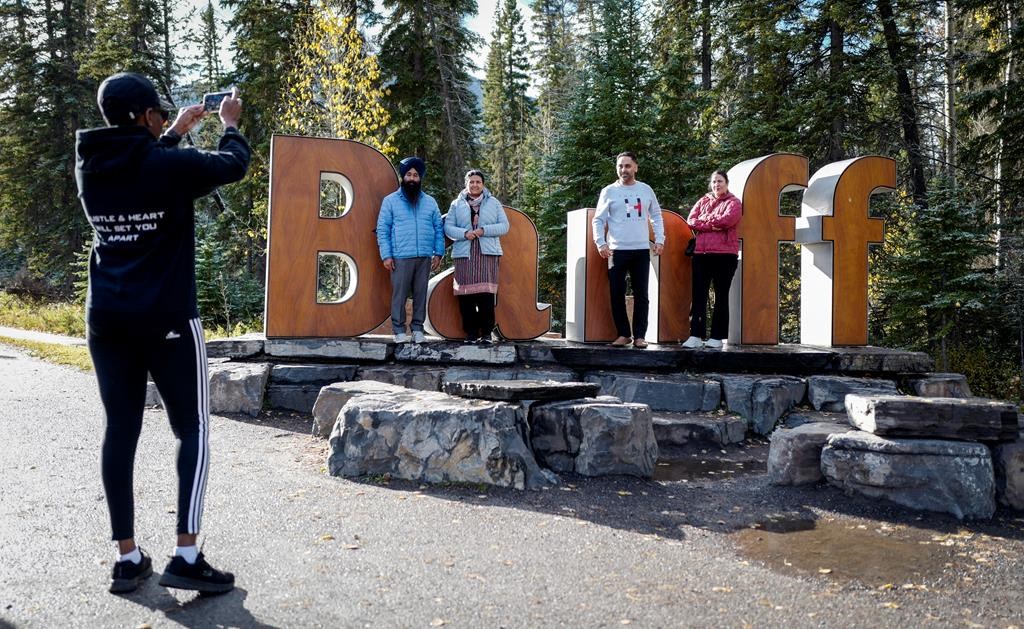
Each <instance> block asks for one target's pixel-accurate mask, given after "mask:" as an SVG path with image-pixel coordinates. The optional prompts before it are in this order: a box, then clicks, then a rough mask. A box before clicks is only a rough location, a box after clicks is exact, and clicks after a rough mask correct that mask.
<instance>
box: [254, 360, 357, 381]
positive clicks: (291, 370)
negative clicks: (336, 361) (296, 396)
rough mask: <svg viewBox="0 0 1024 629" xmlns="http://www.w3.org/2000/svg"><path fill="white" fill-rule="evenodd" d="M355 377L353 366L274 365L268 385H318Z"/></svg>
mask: <svg viewBox="0 0 1024 629" xmlns="http://www.w3.org/2000/svg"><path fill="white" fill-rule="evenodd" d="M355 377H356V367H355V366H354V365H291V364H283V365H274V367H273V369H271V370H270V384H318V385H320V386H323V385H325V384H330V383H332V382H345V381H348V380H353V379H355Z"/></svg>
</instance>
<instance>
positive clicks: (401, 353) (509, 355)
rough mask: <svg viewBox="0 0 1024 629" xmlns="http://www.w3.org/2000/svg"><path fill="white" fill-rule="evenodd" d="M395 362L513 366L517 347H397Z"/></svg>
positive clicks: (443, 344) (433, 344)
mask: <svg viewBox="0 0 1024 629" xmlns="http://www.w3.org/2000/svg"><path fill="white" fill-rule="evenodd" d="M395 360H399V361H404V362H416V363H451V364H459V363H482V364H487V365H511V364H514V363H515V362H516V347H515V345H512V344H510V343H500V344H495V345H467V344H465V343H450V342H429V343H400V344H398V345H395Z"/></svg>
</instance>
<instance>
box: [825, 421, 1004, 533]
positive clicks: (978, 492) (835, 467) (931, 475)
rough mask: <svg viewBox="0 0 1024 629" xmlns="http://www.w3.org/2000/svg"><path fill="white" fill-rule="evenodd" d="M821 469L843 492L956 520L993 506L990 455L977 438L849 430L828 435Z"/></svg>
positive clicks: (987, 513)
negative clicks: (898, 435)
mask: <svg viewBox="0 0 1024 629" xmlns="http://www.w3.org/2000/svg"><path fill="white" fill-rule="evenodd" d="M821 471H822V473H823V474H824V475H825V478H826V479H827V480H828V482H829V483H830V484H832V485H835V486H836V487H839V488H841V489H843V490H844V491H846V492H847V493H857V494H861V495H864V496H868V497H870V498H884V499H886V500H891V501H892V502H895V503H897V504H901V505H903V506H905V507H909V508H911V509H918V510H923V511H940V512H943V513H949V514H952V515H953V516H955V517H957V518H959V519H961V520H963V519H965V518H990V517H992V514H993V513H995V509H996V503H995V480H994V476H993V470H992V457H991V456H990V455H989V450H988V448H987V447H985V446H984V445H982V444H980V443H970V442H965V441H944V440H938V439H890V438H884V437H879V436H877V435H872V434H870V433H866V432H861V431H853V432H848V433H843V434H838V435H832V436H831V437H829V438H828V441H827V442H826V444H825V447H824V448H823V449H822V452H821Z"/></svg>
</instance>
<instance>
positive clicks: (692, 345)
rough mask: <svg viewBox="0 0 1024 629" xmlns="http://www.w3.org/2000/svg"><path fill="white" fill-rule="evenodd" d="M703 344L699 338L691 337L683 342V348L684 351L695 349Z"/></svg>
mask: <svg viewBox="0 0 1024 629" xmlns="http://www.w3.org/2000/svg"><path fill="white" fill-rule="evenodd" d="M702 344H703V341H701V340H700V337H699V336H691V337H690V338H688V339H686V340H685V341H683V347H685V348H686V349H697V348H698V347H700V346H701V345H702Z"/></svg>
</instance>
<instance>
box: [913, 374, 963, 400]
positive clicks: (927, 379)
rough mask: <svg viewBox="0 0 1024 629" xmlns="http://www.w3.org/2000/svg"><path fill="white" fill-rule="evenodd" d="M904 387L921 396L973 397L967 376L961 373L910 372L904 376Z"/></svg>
mask: <svg viewBox="0 0 1024 629" xmlns="http://www.w3.org/2000/svg"><path fill="white" fill-rule="evenodd" d="M903 388H904V389H905V390H906V392H907V393H910V394H912V395H919V396H921V397H960V398H968V397H972V396H971V387H970V386H969V385H968V384H967V376H965V375H963V374H959V373H925V374H910V375H907V376H905V377H904V378H903Z"/></svg>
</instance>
